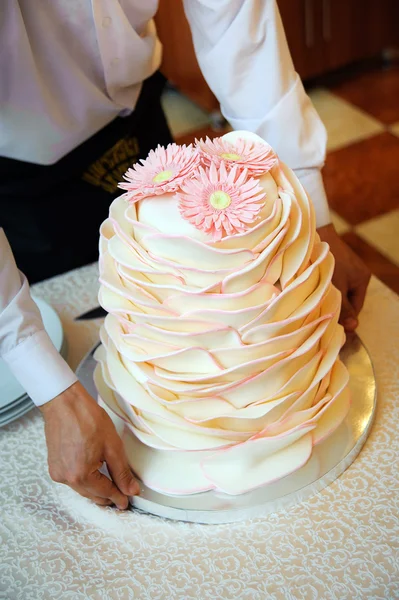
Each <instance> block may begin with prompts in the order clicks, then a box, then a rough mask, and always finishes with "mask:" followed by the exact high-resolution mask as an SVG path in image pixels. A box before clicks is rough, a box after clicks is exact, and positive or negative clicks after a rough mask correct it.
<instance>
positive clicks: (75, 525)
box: [0, 265, 399, 600]
mask: <svg viewBox="0 0 399 600" xmlns="http://www.w3.org/2000/svg"><path fill="white" fill-rule="evenodd" d="M34 291H35V294H36V295H38V296H40V297H42V298H43V299H45V300H46V301H48V302H49V303H51V304H52V305H53V306H54V307H55V308H56V309H57V310H58V312H59V314H60V315H61V318H62V321H63V325H64V329H65V333H66V337H67V340H68V344H69V360H70V363H71V365H72V366H73V367H76V366H77V364H78V362H79V361H80V360H81V358H82V357H83V356H84V355H85V353H86V352H87V351H88V350H89V349H90V347H91V346H92V345H93V343H94V342H95V341H96V340H97V331H98V325H99V323H98V321H91V322H74V321H73V318H74V317H75V316H76V315H79V314H80V313H82V312H83V311H86V310H88V309H90V308H92V307H94V306H96V305H97V299H96V294H97V273H96V266H95V265H92V266H89V267H84V268H82V269H79V270H77V271H73V272H71V273H68V274H66V275H63V276H60V277H57V278H54V279H52V280H49V281H46V282H43V283H41V284H39V285H37V286H35V288H34ZM359 334H360V336H361V338H362V339H363V341H364V342H365V344H366V346H367V347H368V349H369V351H370V353H371V355H372V358H373V361H374V365H375V369H376V374H377V382H378V386H379V394H378V396H379V404H378V411H377V416H376V421H375V424H374V426H373V429H372V432H371V435H370V437H369V439H368V441H367V442H366V445H365V447H364V448H363V450H362V452H361V453H360V455H359V457H358V459H357V460H356V461H355V463H354V464H353V465H352V466H351V467H350V468H349V469H348V470H347V471H346V472H345V473H344V474H343V475H342V476H341V477H340V478H339V479H338V480H337V481H336V482H334V483H333V484H332V485H331V486H330V487H328V488H327V489H325V490H324V491H323V492H321V493H320V494H319V495H317V496H314V497H312V498H311V499H309V500H308V501H306V502H304V503H303V504H301V505H297V506H296V507H294V508H290V509H288V510H287V511H286V512H280V513H277V514H273V515H269V516H267V517H265V518H263V519H256V520H253V521H246V522H243V523H237V524H229V525H219V526H206V525H190V524H185V523H175V522H168V521H163V520H162V519H159V518H156V517H151V516H147V515H142V514H137V513H133V512H126V513H118V512H116V511H115V510H114V509H111V508H105V509H104V508H99V507H97V506H95V505H93V504H91V503H90V502H89V501H87V500H85V499H84V498H81V497H80V496H77V495H76V494H75V493H74V492H73V491H72V490H70V489H69V488H67V487H65V486H62V485H58V484H55V483H53V482H52V481H51V480H50V478H49V476H48V473H47V466H46V447H45V440H44V434H43V423H42V419H41V415H40V413H39V411H38V410H37V409H35V410H34V411H32V412H31V413H30V414H28V415H26V416H25V417H23V418H21V419H20V420H19V421H17V422H15V423H13V424H11V425H9V426H7V427H5V428H4V429H2V430H0V472H1V485H0V506H1V508H0V516H1V522H0V598H6V599H7V600H17V599H18V600H47V599H50V598H55V599H57V600H66V599H71V600H79V599H81V598H82V599H83V598H85V599H86V598H90V599H104V600H105V599H106V600H108V599H115V600H116V599H118V600H125V599H130V598H139V599H140V600H144V599H151V600H152V599H154V600H155V599H157V600H172V599H174V598H179V599H184V600H190V599H195V600H205V599H210V600H216V599H220V598H222V599H226V598H227V599H230V598H231V599H233V598H234V599H243V600H264V599H265V598H273V599H274V598H276V599H280V598H281V599H283V600H291V599H295V600H297V599H302V598H303V599H307V600H310V599H312V600H313V599H316V598H317V599H321V600H329V599H333V598H334V599H337V600H344V599H359V600H360V599H361V600H365V599H377V598H378V599H380V598H384V599H389V600H392V599H394V598H399V383H398V380H399V367H398V359H399V299H398V297H397V296H396V295H395V294H394V293H393V292H391V291H390V290H389V289H388V288H386V287H385V286H384V285H383V284H382V283H380V282H379V281H378V280H376V279H373V280H372V282H371V285H370V288H369V292H368V295H367V301H366V305H365V308H364V310H363V313H362V315H361V326H360V328H359Z"/></svg>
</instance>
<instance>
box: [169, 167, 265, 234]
mask: <svg viewBox="0 0 399 600" xmlns="http://www.w3.org/2000/svg"><path fill="white" fill-rule="evenodd" d="M177 196H178V198H179V210H180V214H181V215H182V217H183V218H184V219H186V220H187V221H189V222H190V223H191V224H192V225H194V227H196V228H197V229H200V230H202V231H204V232H205V233H208V234H210V235H212V236H213V240H214V241H218V240H220V239H221V238H222V237H223V235H233V234H235V233H240V232H243V231H246V230H247V229H249V224H250V223H253V222H254V221H255V219H256V218H257V216H258V214H259V211H260V210H261V208H262V206H263V205H264V202H263V200H264V198H265V193H264V192H263V190H262V188H261V187H260V185H259V181H258V180H257V179H254V178H253V177H249V176H248V172H247V170H246V169H244V170H242V169H239V168H238V167H237V166H233V168H232V169H231V170H230V171H228V170H227V168H226V165H225V163H224V162H221V163H220V166H216V165H215V164H214V163H211V166H210V167H209V168H205V169H204V168H203V167H199V169H198V170H197V171H196V173H195V174H194V175H193V177H190V179H186V181H185V182H184V183H183V185H182V187H181V190H180V191H179V192H177Z"/></svg>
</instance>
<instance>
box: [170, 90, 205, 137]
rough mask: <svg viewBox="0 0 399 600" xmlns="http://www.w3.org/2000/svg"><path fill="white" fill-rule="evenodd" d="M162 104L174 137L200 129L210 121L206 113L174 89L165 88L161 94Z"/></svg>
mask: <svg viewBox="0 0 399 600" xmlns="http://www.w3.org/2000/svg"><path fill="white" fill-rule="evenodd" d="M162 106H163V109H164V111H165V114H166V118H167V119H168V123H169V127H170V129H171V131H172V134H173V136H175V137H177V136H180V135H184V134H185V133H189V132H190V131H193V130H195V129H200V128H201V127H205V126H206V125H209V123H210V118H209V115H208V113H206V112H205V111H204V110H202V109H201V108H199V107H198V106H197V105H196V104H194V103H193V102H191V100H189V99H188V98H186V97H185V96H182V95H181V94H179V92H176V91H174V90H167V91H166V92H165V93H164V94H163V96H162Z"/></svg>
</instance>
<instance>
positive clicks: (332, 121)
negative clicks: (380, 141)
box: [309, 88, 384, 151]
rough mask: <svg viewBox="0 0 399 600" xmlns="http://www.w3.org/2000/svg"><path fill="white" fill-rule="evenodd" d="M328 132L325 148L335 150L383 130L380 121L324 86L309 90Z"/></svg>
mask: <svg viewBox="0 0 399 600" xmlns="http://www.w3.org/2000/svg"><path fill="white" fill-rule="evenodd" d="M309 96H310V98H311V99H312V102H313V104H314V105H315V107H316V110H317V112H318V113H319V115H320V117H321V119H322V120H323V123H324V125H325V126H326V129H327V133H328V144H327V150H329V151H331V150H337V149H338V148H342V147H343V146H348V145H349V144H353V143H354V142H357V141H360V140H363V139H365V138H367V137H370V136H372V135H375V134H376V133H379V132H381V131H384V126H383V125H382V123H380V122H379V121H377V120H376V119H374V118H373V117H370V116H369V115H367V114H366V113H365V112H363V111H362V110H360V109H358V108H356V107H355V106H353V105H352V104H349V102H346V101H345V100H342V99H341V98H339V97H338V96H336V95H335V94H332V93H331V92H329V91H328V90H326V89H324V88H315V89H314V90H311V91H310V92H309Z"/></svg>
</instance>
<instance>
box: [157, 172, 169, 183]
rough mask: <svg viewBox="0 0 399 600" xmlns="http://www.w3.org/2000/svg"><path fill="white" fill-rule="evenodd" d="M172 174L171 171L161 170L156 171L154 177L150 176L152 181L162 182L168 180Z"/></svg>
mask: <svg viewBox="0 0 399 600" xmlns="http://www.w3.org/2000/svg"><path fill="white" fill-rule="evenodd" d="M172 175H173V171H161V172H160V173H157V174H156V175H155V177H153V178H152V181H153V183H163V182H164V181H168V179H170V178H171V177H172Z"/></svg>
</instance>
